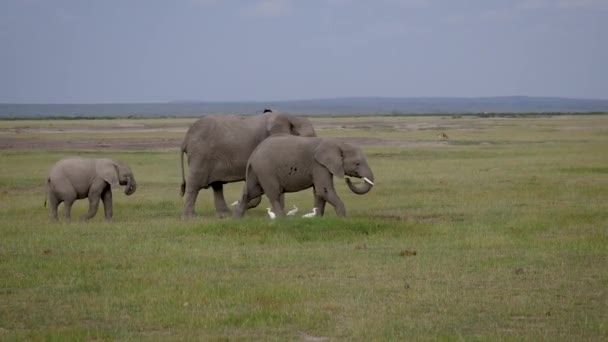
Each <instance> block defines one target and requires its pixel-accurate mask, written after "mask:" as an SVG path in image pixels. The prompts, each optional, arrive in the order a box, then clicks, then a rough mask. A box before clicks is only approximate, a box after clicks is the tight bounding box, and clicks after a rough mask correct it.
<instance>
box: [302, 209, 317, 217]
mask: <svg viewBox="0 0 608 342" xmlns="http://www.w3.org/2000/svg"><path fill="white" fill-rule="evenodd" d="M315 216H317V208H316V207H315V208H312V212H311V213H308V214H304V215H302V217H304V218H309V217H315Z"/></svg>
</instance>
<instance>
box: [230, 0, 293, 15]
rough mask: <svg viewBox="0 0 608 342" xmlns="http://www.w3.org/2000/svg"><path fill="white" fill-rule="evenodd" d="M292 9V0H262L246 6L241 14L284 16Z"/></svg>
mask: <svg viewBox="0 0 608 342" xmlns="http://www.w3.org/2000/svg"><path fill="white" fill-rule="evenodd" d="M292 9H293V5H292V3H291V1H290V0H261V1H257V2H256V3H254V4H252V5H250V6H248V7H245V8H244V9H243V10H242V11H241V14H243V15H246V16H252V17H282V16H284V15H287V14H289V13H291V11H292Z"/></svg>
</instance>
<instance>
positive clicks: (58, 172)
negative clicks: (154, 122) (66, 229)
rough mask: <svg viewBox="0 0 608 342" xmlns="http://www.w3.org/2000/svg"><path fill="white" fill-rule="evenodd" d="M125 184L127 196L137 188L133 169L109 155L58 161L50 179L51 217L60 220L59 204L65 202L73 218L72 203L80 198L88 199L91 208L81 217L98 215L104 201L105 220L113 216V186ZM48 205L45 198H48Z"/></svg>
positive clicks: (48, 181) (48, 180)
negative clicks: (110, 157) (97, 157)
mask: <svg viewBox="0 0 608 342" xmlns="http://www.w3.org/2000/svg"><path fill="white" fill-rule="evenodd" d="M119 185H122V186H125V195H127V196H129V195H132V194H133V193H134V192H135V190H136V189H137V183H136V182H135V177H134V176H133V172H132V171H131V168H130V167H129V165H128V164H127V163H124V162H121V161H116V160H113V159H108V158H100V159H90V158H80V157H71V158H64V159H61V160H60V161H58V162H57V163H56V164H55V165H54V166H53V167H52V168H51V171H50V172H49V176H48V178H47V185H46V186H47V195H48V200H49V210H50V214H49V215H50V217H51V219H52V220H57V207H58V206H59V204H61V202H63V203H64V215H65V218H66V220H70V219H71V211H72V205H73V204H74V202H75V201H76V200H77V199H83V198H88V199H89V211H88V212H87V213H86V214H85V215H84V216H83V217H82V220H83V221H86V220H89V219H91V218H93V217H94V216H95V214H97V209H98V207H99V201H100V200H101V201H103V209H104V213H105V218H106V220H110V219H111V218H112V188H116V187H118V186H119ZM45 205H46V201H45Z"/></svg>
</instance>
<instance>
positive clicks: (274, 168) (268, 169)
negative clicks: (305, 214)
mask: <svg viewBox="0 0 608 342" xmlns="http://www.w3.org/2000/svg"><path fill="white" fill-rule="evenodd" d="M345 175H346V176H351V177H357V178H363V177H367V178H368V179H369V180H370V181H371V182H373V181H374V175H373V173H372V170H371V169H370V167H369V165H368V164H367V160H366V159H365V156H364V155H363V153H362V152H361V149H359V148H357V147H355V146H353V145H350V144H347V143H344V142H341V141H339V140H335V139H326V138H305V137H295V136H289V135H277V136H272V137H270V138H268V139H266V140H264V141H263V142H262V143H260V145H258V147H257V148H256V149H255V151H253V153H252V154H251V157H250V158H249V162H248V164H247V179H246V181H245V186H244V188H243V195H242V198H241V200H240V202H239V205H238V206H237V208H236V210H235V214H234V217H236V218H240V217H242V216H243V215H244V213H245V211H246V210H247V207H246V205H245V203H247V202H248V201H250V200H251V199H253V198H256V197H259V196H261V195H262V194H266V196H267V197H268V200H269V201H270V203H271V205H272V210H273V211H274V213H275V214H276V215H277V216H278V217H281V216H285V213H284V211H283V207H284V203H283V194H284V193H287V192H296V191H301V190H304V189H308V188H310V187H313V189H314V197H315V207H316V208H317V209H318V215H319V216H323V214H324V213H325V204H326V202H329V203H330V204H331V205H332V206H333V207H334V208H335V210H336V214H337V215H338V216H345V215H346V209H345V208H344V203H342V200H340V198H339V197H338V195H337V194H336V191H335V189H334V182H333V177H334V176H336V177H338V178H344V176H345ZM346 183H347V184H348V187H349V188H350V190H351V191H352V192H354V193H356V194H359V195H363V194H366V193H367V192H369V191H370V190H371V188H372V185H371V184H369V183H367V182H364V183H362V184H361V185H355V184H353V183H352V182H351V181H350V179H348V178H346Z"/></svg>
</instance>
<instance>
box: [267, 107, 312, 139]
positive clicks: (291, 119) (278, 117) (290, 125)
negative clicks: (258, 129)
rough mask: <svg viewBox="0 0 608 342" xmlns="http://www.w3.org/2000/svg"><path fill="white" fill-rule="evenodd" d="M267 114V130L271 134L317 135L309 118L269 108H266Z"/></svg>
mask: <svg viewBox="0 0 608 342" xmlns="http://www.w3.org/2000/svg"><path fill="white" fill-rule="evenodd" d="M264 115H266V116H267V121H266V122H267V126H266V128H267V130H268V134H269V135H273V134H279V133H286V134H291V135H299V136H302V137H316V136H317V133H316V132H315V129H314V127H313V126H312V123H311V122H310V120H308V119H307V118H298V117H295V116H292V115H289V114H285V113H277V112H273V111H271V110H269V109H265V110H264Z"/></svg>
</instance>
